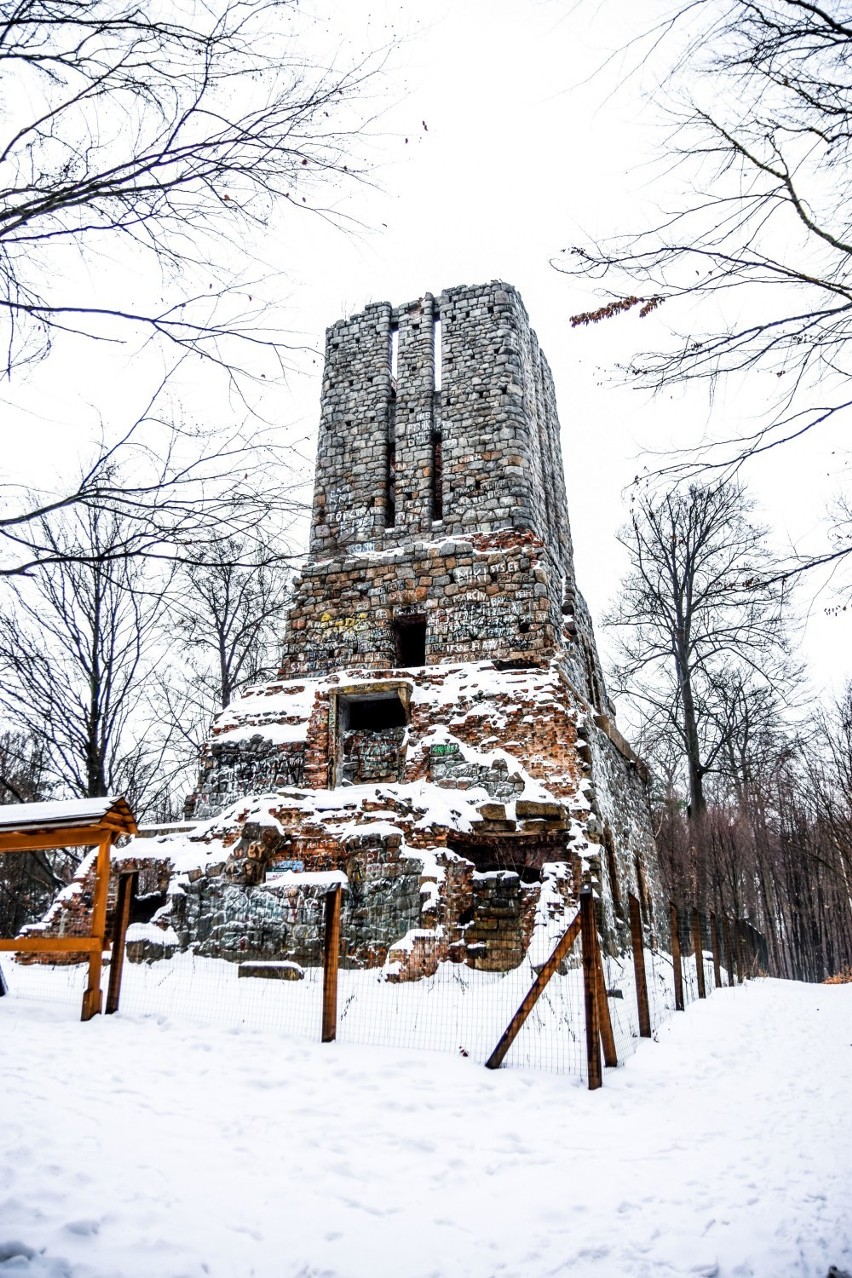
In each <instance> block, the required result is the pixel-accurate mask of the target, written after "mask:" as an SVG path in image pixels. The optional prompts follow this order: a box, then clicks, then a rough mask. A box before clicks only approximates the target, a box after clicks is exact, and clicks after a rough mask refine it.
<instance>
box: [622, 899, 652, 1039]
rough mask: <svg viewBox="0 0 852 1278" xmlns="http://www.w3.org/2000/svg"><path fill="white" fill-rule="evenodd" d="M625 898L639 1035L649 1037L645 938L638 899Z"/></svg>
mask: <svg viewBox="0 0 852 1278" xmlns="http://www.w3.org/2000/svg"><path fill="white" fill-rule="evenodd" d="M627 899H628V902H629V905H630V937H631V940H632V942H633V971H634V974H635V977H636V1005H637V1008H638V1011H639V1035H640V1037H641V1038H650V1037H651V1009H650V1007H649V1006H648V982H647V979H646V977H645V940H644V937H643V935H642V910H641V907H640V905H639V902H638V900H637V899H636V897H635V896H633V894H632V893H631V894H630V895H629V896H628V898H627Z"/></svg>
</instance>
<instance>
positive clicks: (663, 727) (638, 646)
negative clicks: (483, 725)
mask: <svg viewBox="0 0 852 1278" xmlns="http://www.w3.org/2000/svg"><path fill="white" fill-rule="evenodd" d="M749 510H750V505H749V502H748V500H747V498H746V497H745V494H744V492H743V490H742V488H741V487H740V486H739V485H737V484H735V483H732V482H728V483H723V484H718V485H714V486H710V487H699V486H697V485H693V486H691V487H689V488H688V489H686V490H685V491H680V490H674V491H671V492H668V493H666V494H664V495H663V496H662V497H660V498H659V499H654V498H653V497H651V496H647V495H646V496H645V497H644V498H642V499H641V500H639V501H638V502H637V503H636V506H635V508H634V512H633V517H632V521H631V524H630V525H629V526H628V528H627V529H626V530H625V531H624V533H623V534H622V537H621V540H622V544H623V545H624V546H625V547H626V549H627V552H628V555H629V556H630V565H631V566H630V572H629V574H628V576H627V578H626V579H625V581H624V582H623V583H622V587H621V591H620V594H619V597H618V602H617V604H616V606H615V608H614V609H613V610H612V612H611V613H610V615H609V617H608V618H607V623H608V624H609V625H610V626H611V627H613V628H614V629H615V630H616V632H617V635H618V645H619V661H618V667H617V670H616V680H617V682H618V684H619V685H620V687H621V689H622V690H624V691H627V692H628V693H629V695H630V697H631V699H632V700H633V702H634V703H635V704H636V705H637V706H638V707H639V710H640V713H641V714H642V716H643V717H644V720H645V724H644V736H645V738H646V739H647V738H648V736H649V735H650V736H652V737H653V736H657V737H658V738H661V739H666V738H668V739H669V740H670V741H676V742H677V745H678V747H679V750H680V752H681V757H682V760H683V764H684V770H685V773H686V779H687V792H688V796H689V814H690V817H691V821H692V829H693V831H694V832H696V839H697V842H696V855H697V856H698V857H699V864H698V867H697V886H698V892H699V894H703V891H704V875H703V869H702V866H701V864H700V846H699V845H700V838H698V834H699V833H700V826H701V823H702V822H703V819H704V816H705V813H706V810H707V800H706V794H705V781H706V778H707V777H708V775H710V774H712V773H713V772H716V771H719V770H720V769H721V768H722V766H723V764H724V763H725V762H726V759H727V757H728V756H727V754H726V752H730V751H732V750H733V749H734V748H735V745H734V743H735V733H736V731H737V730H741V729H742V716H741V714H738V713H737V709H738V706H739V705H741V704H743V705H744V704H749V705H753V703H754V698H755V692H754V690H755V689H757V688H760V687H763V688H764V689H766V690H768V691H769V690H771V689H772V687H773V684H774V682H775V680H776V679H777V678H778V677H779V675H780V673H781V670H782V668H783V663H784V661H785V659H786V640H785V634H784V628H783V603H784V593H783V590H781V589H779V588H777V587H776V588H770V589H767V588H765V587H763V586H761V585H760V584H759V582H758V580H757V579H756V568H757V564H758V562H759V560H760V557H761V556H762V555H763V554H764V553H765V551H764V545H765V543H764V533H763V531H762V530H761V529H759V528H757V527H756V526H755V525H753V524H752V523H751V522H750V521H749V519H748V513H749ZM735 689H736V690H738V694H739V695H735Z"/></svg>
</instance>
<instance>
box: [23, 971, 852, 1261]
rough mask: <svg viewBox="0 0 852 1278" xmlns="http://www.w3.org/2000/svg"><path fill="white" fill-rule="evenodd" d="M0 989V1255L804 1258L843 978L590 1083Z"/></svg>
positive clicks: (645, 1051)
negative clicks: (594, 1088)
mask: <svg viewBox="0 0 852 1278" xmlns="http://www.w3.org/2000/svg"><path fill="white" fill-rule="evenodd" d="M76 1018H77V1009H76V1008H71V1007H69V1006H62V1005H48V1004H41V1003H36V1002H31V1001H26V1000H23V999H18V998H12V997H10V998H5V999H2V1000H0V1096H2V1102H0V1149H2V1151H3V1158H2V1160H0V1275H3V1278H5V1275H6V1274H8V1275H10V1276H11V1275H12V1274H14V1275H15V1276H16V1278H20V1276H21V1275H25V1276H26V1278H202V1275H208V1276H209V1278H498V1276H499V1278H545V1276H547V1278H554V1276H557V1275H559V1276H561V1275H565V1276H566V1278H567V1276H568V1275H570V1276H571V1278H585V1276H586V1275H589V1276H594V1278H597V1276H598V1275H599V1276H600V1278H604V1276H605V1278H651V1276H652V1275H653V1278H667V1276H669V1275H687V1274H689V1275H707V1276H709V1275H718V1276H719V1278H735V1276H736V1278H742V1276H745V1275H753V1276H755V1278H793V1276H795V1278H825V1274H826V1272H827V1270H828V1266H829V1264H831V1263H835V1264H837V1265H839V1266H840V1267H841V1268H849V1267H850V1265H852V1208H850V1186H852V1140H851V1139H850V1131H852V1032H850V1025H852V986H836V987H826V986H804V985H797V984H792V983H782V982H775V981H764V982H755V983H750V984H748V985H746V986H745V987H742V988H739V989H735V990H732V991H725V992H724V993H722V994H719V995H716V996H714V997H713V998H712V999H709V1000H708V1001H707V1002H706V1003H703V1004H698V1005H693V1006H691V1007H690V1008H689V1009H688V1010H687V1012H686V1013H685V1014H683V1015H678V1016H676V1017H675V1018H674V1019H673V1020H671V1021H669V1022H668V1023H667V1024H666V1025H665V1027H664V1028H663V1029H662V1030H661V1031H660V1033H659V1042H658V1043H654V1042H644V1043H642V1044H641V1046H640V1048H639V1051H638V1053H637V1054H636V1056H634V1057H633V1059H632V1060H631V1061H629V1062H628V1064H627V1066H626V1067H625V1068H624V1069H622V1070H619V1071H618V1072H608V1073H607V1075H606V1078H605V1084H604V1088H603V1090H602V1091H600V1092H596V1093H589V1092H587V1091H585V1090H583V1088H582V1087H581V1086H579V1085H578V1084H576V1083H574V1082H572V1081H571V1080H570V1079H568V1078H566V1077H564V1076H562V1077H560V1076H553V1075H545V1074H538V1073H535V1072H530V1071H526V1072H520V1071H514V1070H509V1071H501V1072H498V1073H494V1074H491V1073H488V1072H487V1071H486V1070H484V1069H483V1068H482V1067H481V1066H479V1065H477V1064H475V1063H474V1062H473V1061H472V1060H470V1059H463V1058H458V1059H454V1058H452V1057H444V1056H441V1055H439V1054H436V1053H428V1054H423V1055H417V1054H415V1053H412V1052H403V1051H399V1050H392V1049H380V1048H368V1047H355V1046H347V1045H343V1044H330V1045H326V1046H321V1045H319V1044H311V1043H306V1042H304V1041H296V1040H294V1039H287V1038H283V1037H282V1036H280V1035H277V1034H272V1033H247V1032H244V1033H241V1034H234V1033H229V1032H225V1031H222V1030H214V1029H210V1028H204V1029H199V1028H195V1027H193V1028H188V1027H185V1026H182V1025H180V1024H174V1023H169V1022H168V1021H165V1020H162V1019H157V1018H148V1019H143V1018H134V1017H130V1016H125V1015H119V1016H116V1017H112V1018H108V1017H99V1018H96V1020H95V1021H93V1022H91V1023H89V1024H86V1025H81V1024H80V1023H79V1021H78V1020H77V1019H76Z"/></svg>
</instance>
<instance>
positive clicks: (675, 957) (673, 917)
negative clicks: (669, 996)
mask: <svg viewBox="0 0 852 1278" xmlns="http://www.w3.org/2000/svg"><path fill="white" fill-rule="evenodd" d="M669 926H670V928H671V933H672V969H673V971H674V995H675V1011H676V1012H682V1011H683V963H682V961H681V957H680V920H679V918H678V912H677V906H676V905H675V904H674V902H673V901H672V902H670V904H669Z"/></svg>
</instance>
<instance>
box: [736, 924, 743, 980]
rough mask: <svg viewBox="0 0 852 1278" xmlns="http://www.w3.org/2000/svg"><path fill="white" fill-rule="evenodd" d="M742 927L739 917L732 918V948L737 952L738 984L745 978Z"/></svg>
mask: <svg viewBox="0 0 852 1278" xmlns="http://www.w3.org/2000/svg"><path fill="white" fill-rule="evenodd" d="M741 933H742V927H741V924H740V920H739V919H734V948H735V949H736V952H737V973H738V975H739V980H740V985H742V983H743V981H744V980H745V966H744V965H743V942H742V934H741Z"/></svg>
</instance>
